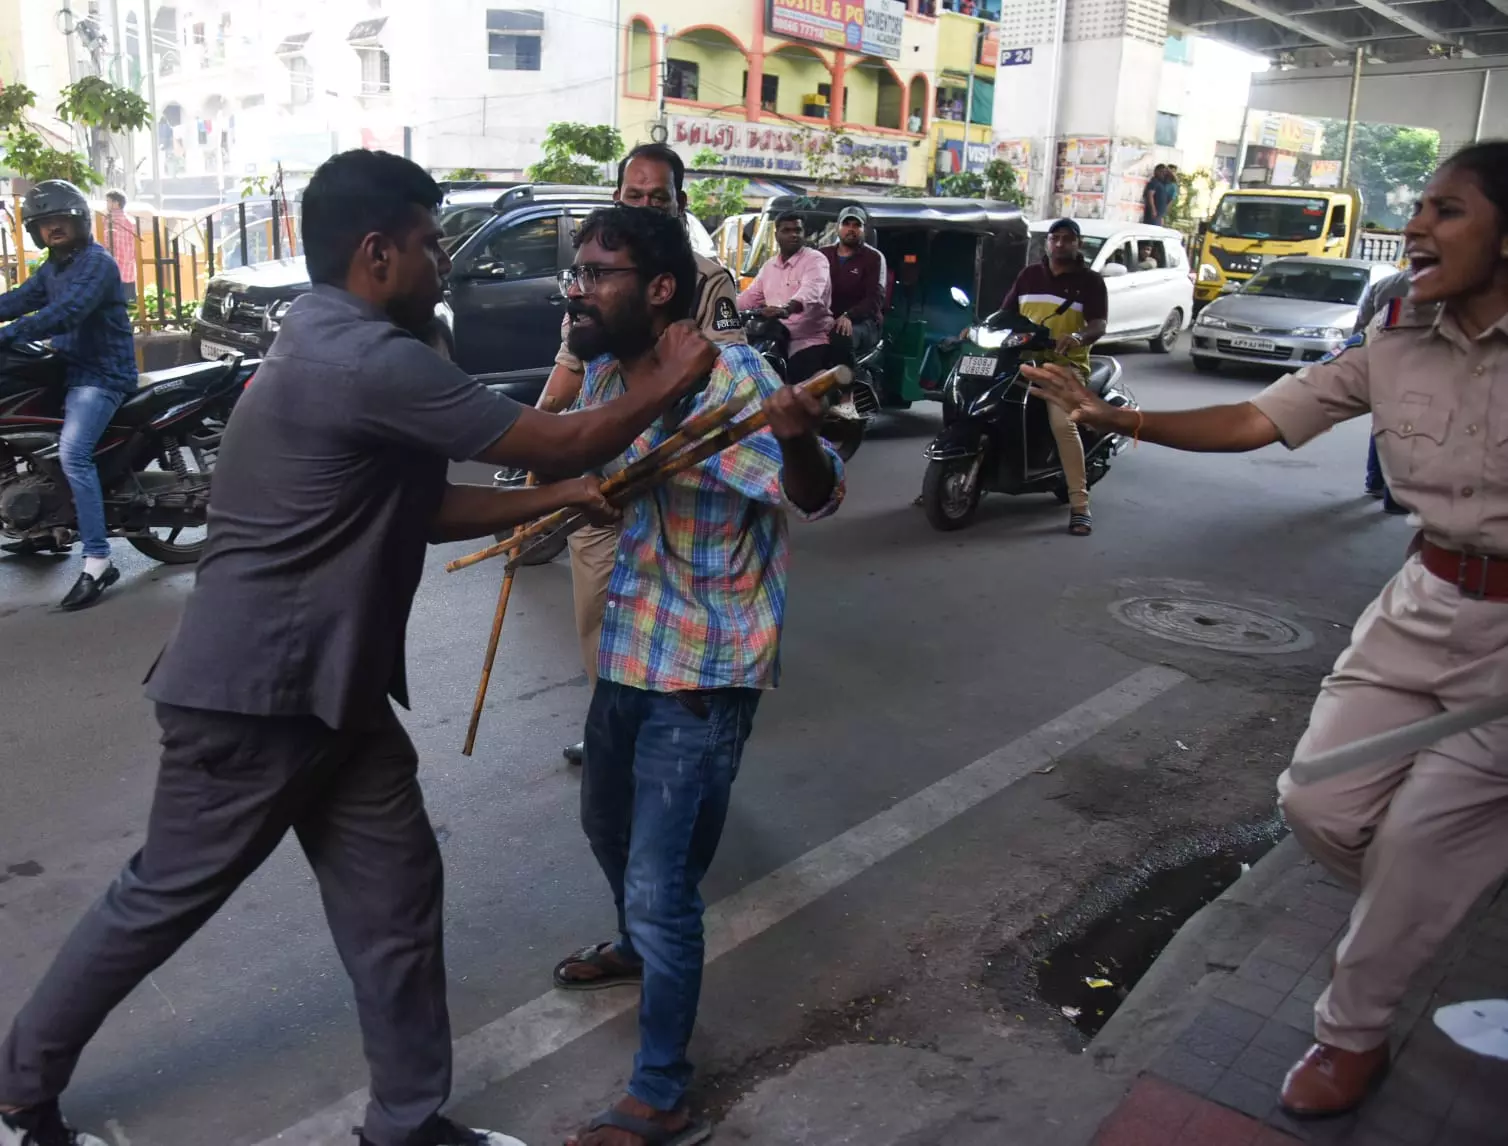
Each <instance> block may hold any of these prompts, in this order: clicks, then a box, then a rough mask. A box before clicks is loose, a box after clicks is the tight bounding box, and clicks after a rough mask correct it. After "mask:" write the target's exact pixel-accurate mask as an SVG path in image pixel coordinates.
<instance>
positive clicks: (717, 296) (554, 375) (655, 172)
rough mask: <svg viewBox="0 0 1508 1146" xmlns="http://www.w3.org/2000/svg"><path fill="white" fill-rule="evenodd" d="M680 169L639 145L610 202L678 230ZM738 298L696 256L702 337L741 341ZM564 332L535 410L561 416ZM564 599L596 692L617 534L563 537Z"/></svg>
mask: <svg viewBox="0 0 1508 1146" xmlns="http://www.w3.org/2000/svg"><path fill="white" fill-rule="evenodd" d="M685 183H686V164H685V162H684V161H683V160H682V159H681V157H680V156H679V155H677V154H676V152H675V149H674V148H671V147H667V146H666V145H665V144H663V143H641V144H640V145H639V146H638V147H636V148H634V149H633V150H632V151H630V152H629V153H628V154H627V155H625V156H624V157H623V161H622V162H621V163H619V164H618V189H617V190H616V191H614V192H613V200H614V201H615V202H618V203H622V204H623V205H624V206H626V207H644V208H647V209H649V210H652V211H663V212H665V213H666V214H667V215H672V216H674V217H675V218H677V219H680V220H681V221H682V223H683V224H684V223H685V219H686V190H685ZM737 297H738V291H737V289H736V288H735V287H734V285H733V276H732V275H731V274H729V273H728V269H727V268H726V267H724V266H723V265H722V264H721V263H720V262H718V261H717V260H716V259H710V258H707V257H706V256H705V255H697V256H696V299H695V302H694V304H693V306H692V316H693V317H694V318H695V319H696V321H697V324H698V325H699V326H700V327H701V328H702V333H703V334H705V335H706V336H707V337H708V338H710V339H711V340H712V341H713V342H715V343H717V344H718V345H721V346H734V345H741V344H743V343H744V342H745V341H747V340H746V339H745V338H744V325H743V320H742V319H740V318H739V317H738V307H737V305H736V304H735V300H736V299H737ZM570 332H571V319H570V315H565V316H564V317H563V319H562V322H561V327H560V350H559V351H558V352H557V353H556V355H555V366H554V368H553V369H552V370H551V371H550V377H549V378H548V379H547V380H546V381H545V388H544V391H543V392H542V393H541V394H540V396H539V408H540V409H541V410H547V411H556V410H564V409H566V408H567V407H569V406H570V405H571V403H573V402H574V401H575V400H576V395H577V394H579V393H581V379H582V376H583V375H584V374H585V372H586V365H585V364H584V363H583V362H582V361H581V359H579V358H577V357H576V356H575V355H574V354H572V353H571V348H570V347H569V346H568V345H567V344H566V340H567V338H568V336H569V335H570ZM570 546H571V594H572V597H573V600H574V603H575V606H576V637H577V639H578V640H579V641H580V642H581V663H582V666H583V667H584V668H585V670H586V676H587V681H588V683H590V684H591V686H592V687H593V688H596V687H597V642H598V640H599V639H600V638H601V636H602V614H603V612H604V611H605V610H606V608H607V579H608V577H609V576H611V575H612V572H613V555H614V554H615V553H616V552H617V549H618V527H617V526H616V525H609V526H601V527H598V526H593V525H589V526H586V527H585V528H583V529H578V530H577V531H576V532H575V533H573V534H571V538H570ZM581 753H582V744H581V743H576V744H572V745H570V746H569V747H567V748H566V749H565V758H566V760H567V761H568V762H570V763H572V764H580V763H581Z"/></svg>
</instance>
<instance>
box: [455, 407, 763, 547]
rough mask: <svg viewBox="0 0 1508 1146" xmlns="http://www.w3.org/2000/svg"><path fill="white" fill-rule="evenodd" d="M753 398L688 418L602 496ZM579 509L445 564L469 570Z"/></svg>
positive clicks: (623, 472) (558, 514)
mask: <svg viewBox="0 0 1508 1146" xmlns="http://www.w3.org/2000/svg"><path fill="white" fill-rule="evenodd" d="M752 398H753V395H752V394H740V395H737V396H735V397H733V398H730V399H728V401H726V402H724V403H723V404H722V405H721V406H718V407H717V408H716V409H713V410H706V411H704V412H703V413H700V414H698V415H696V417H694V418H688V419H687V420H686V422H685V424H684V425H682V426H681V428H680V429H679V430H677V431H676V432H675V433H674V434H671V435H670V437H668V438H666V439H665V440H664V441H663V442H661V443H660V444H659V445H658V446H656V447H655V448H654V449H652V450H650V451H649V453H647V454H645V455H644V456H643V457H642V458H640V459H639V460H638V461H636V462H634V463H633V464H632V465H629V466H626V467H624V469H623V470H621V471H620V472H619V473H616V474H614V475H613V476H612V477H610V478H608V479H607V481H605V482H603V483H602V495H603V496H604V497H607V498H611V496H612V494H613V492H614V491H615V490H618V489H622V488H623V487H624V486H625V485H627V484H629V483H630V482H633V481H635V480H637V479H638V478H640V477H642V476H643V475H644V474H646V473H648V472H649V471H651V470H653V469H654V467H655V466H657V465H658V464H659V463H660V462H661V461H662V460H663V459H665V458H667V457H669V456H670V455H671V454H673V453H675V452H676V451H677V450H679V449H681V448H682V447H683V446H685V445H687V444H688V443H690V442H693V441H695V440H696V439H698V438H700V437H701V436H702V435H703V434H706V433H707V432H709V431H710V430H715V429H716V428H717V427H718V426H721V425H723V424H724V423H725V422H730V421H732V420H733V419H734V418H735V417H737V416H738V414H739V413H741V412H742V410H743V408H744V407H745V406H747V405H748V404H749V402H750V400H751V399H752ZM575 512H577V511H575V510H571V509H557V510H556V511H555V512H554V513H551V514H549V515H547V516H545V517H541V518H540V519H539V520H538V521H536V522H534V523H533V524H531V525H529V526H527V527H525V528H523V529H522V531H521V532H520V533H519V534H515V535H514V536H513V537H510V538H509V539H508V540H507V541H500V542H498V543H497V544H496V545H489V546H488V547H487V548H486V549H482V550H479V551H478V552H476V553H471V554H468V555H467V556H465V557H458V558H456V559H455V560H454V561H452V562H450V563H449V564H448V565H446V566H445V572H447V573H454V572H456V571H457V570H458V569H466V568H469V567H470V566H472V565H475V564H477V563H478V562H481V561H486V560H487V559H488V558H490V557H497V556H499V555H500V554H503V553H506V552H508V551H509V550H512V549H514V548H516V547H517V546H518V545H519V544H521V543H522V542H525V541H529V540H531V539H533V538H535V537H538V536H539V535H540V534H542V533H548V532H551V531H553V530H554V529H555V528H556V527H557V526H559V525H562V524H564V523H565V521H566V520H567V519H568V518H569V517H571V516H572V515H573V514H574V513H575Z"/></svg>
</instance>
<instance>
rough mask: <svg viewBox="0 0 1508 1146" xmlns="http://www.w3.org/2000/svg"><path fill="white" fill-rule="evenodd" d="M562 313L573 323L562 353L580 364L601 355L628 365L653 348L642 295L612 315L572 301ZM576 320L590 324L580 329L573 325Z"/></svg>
mask: <svg viewBox="0 0 1508 1146" xmlns="http://www.w3.org/2000/svg"><path fill="white" fill-rule="evenodd" d="M566 313H567V314H569V315H570V316H571V318H572V320H573V321H572V323H571V331H570V333H569V334H568V335H566V349H567V350H569V351H570V352H571V353H572V354H574V355H575V356H576V357H577V358H579V359H581V361H583V362H590V361H592V360H593V359H594V358H601V357H602V356H603V355H604V354H607V355H611V356H612V357H614V358H616V359H617V360H618V361H619V362H626V361H627V362H631V361H633V360H634V359H636V358H638V357H640V356H641V355H643V354H644V353H645V351H647V350H649V349H650V347H652V346H654V344H655V333H654V327H653V318H652V316H651V314H650V312H649V300H648V299H647V298H645V297H643V296H642V295H640V296H638V297H636V298H634V299H632V300H631V301H629V302H626V303H624V304H623V305H621V306H620V307H618V308H617V309H616V310H614V311H612V312H604V311H603V310H602V309H601V308H600V307H596V306H592V305H590V304H588V303H587V302H585V301H583V300H574V299H573V300H572V301H570V302H568V303H567V304H566ZM577 318H586V319H590V320H591V321H590V323H589V324H587V325H582V324H579V323H577V322H575V321H574V320H575V319H577Z"/></svg>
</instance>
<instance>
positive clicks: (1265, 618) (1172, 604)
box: [1110, 597, 1314, 654]
mask: <svg viewBox="0 0 1508 1146" xmlns="http://www.w3.org/2000/svg"><path fill="white" fill-rule="evenodd" d="M1110 613H1111V615H1112V616H1114V617H1115V618H1116V620H1118V621H1121V622H1122V623H1124V624H1127V625H1130V626H1131V627H1132V628H1133V629H1140V630H1141V631H1142V632H1144V633H1150V634H1152V636H1154V637H1161V638H1162V639H1163V640H1165V641H1175V642H1177V643H1178V644H1180V645H1196V646H1198V647H1199V648H1205V649H1219V650H1221V651H1222V652H1227V653H1258V654H1267V653H1294V652H1299V651H1301V650H1303V649H1307V648H1308V647H1309V646H1310V645H1312V644H1313V643H1314V637H1313V635H1312V634H1311V633H1310V632H1309V631H1308V630H1307V629H1305V628H1303V627H1301V626H1299V625H1296V624H1294V623H1293V622H1292V621H1285V620H1283V619H1282V618H1281V617H1274V616H1272V615H1271V614H1269V613H1259V612H1258V611H1257V610H1255V609H1247V608H1243V607H1242V606H1240V605H1230V604H1227V603H1225V602H1224V601H1204V600H1200V599H1199V598H1197V597H1132V598H1130V599H1129V600H1125V601H1116V602H1115V603H1114V604H1112V605H1111V606H1110Z"/></svg>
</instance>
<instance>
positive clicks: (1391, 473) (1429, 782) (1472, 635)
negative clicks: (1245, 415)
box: [1254, 299, 1508, 1052]
mask: <svg viewBox="0 0 1508 1146" xmlns="http://www.w3.org/2000/svg"><path fill="white" fill-rule="evenodd" d="M1254 401H1255V405H1256V406H1257V408H1258V409H1260V410H1261V411H1262V412H1263V413H1264V414H1266V415H1267V417H1268V418H1270V419H1271V420H1272V421H1273V423H1274V424H1275V425H1276V426H1277V428H1278V430H1279V432H1280V433H1281V434H1282V437H1283V441H1284V442H1285V443H1286V444H1287V445H1288V446H1289V447H1290V448H1294V447H1298V446H1300V445H1303V444H1304V443H1305V442H1307V441H1309V440H1311V439H1312V438H1314V437H1316V436H1317V435H1319V434H1321V433H1323V432H1324V431H1325V430H1327V429H1329V428H1330V426H1332V425H1333V424H1335V423H1338V422H1341V421H1344V420H1346V419H1348V418H1355V417H1360V416H1361V415H1363V414H1366V413H1368V412H1370V413H1371V414H1372V418H1373V435H1374V438H1375V440H1376V443H1377V449H1378V454H1379V456H1380V458H1381V461H1382V467H1383V472H1384V473H1385V475H1386V477H1387V481H1388V486H1389V488H1390V489H1391V490H1392V491H1393V496H1394V497H1395V498H1396V499H1397V500H1398V501H1399V502H1401V503H1403V504H1404V505H1405V506H1407V507H1408V508H1409V509H1410V510H1411V511H1412V512H1413V513H1414V515H1415V516H1414V520H1415V522H1416V523H1417V524H1418V525H1419V527H1420V534H1419V537H1418V539H1417V540H1416V543H1415V546H1414V547H1413V549H1412V550H1411V551H1410V555H1409V557H1408V558H1407V560H1406V561H1405V562H1404V566H1403V568H1402V569H1401V570H1400V571H1399V573H1398V574H1397V575H1396V576H1395V577H1394V578H1393V579H1392V580H1391V581H1390V582H1388V584H1387V586H1386V587H1385V588H1384V589H1383V591H1382V593H1381V595H1380V596H1379V597H1378V598H1377V599H1376V600H1375V601H1373V602H1372V604H1371V605H1370V606H1369V607H1368V608H1367V610H1366V612H1365V613H1363V614H1362V616H1361V619H1360V620H1359V621H1357V623H1356V627H1355V630H1354V631H1353V633H1352V638H1351V645H1350V647H1349V648H1348V649H1346V651H1345V652H1344V653H1342V654H1341V656H1340V659H1339V660H1338V661H1337V662H1336V664H1335V667H1334V669H1333V670H1332V672H1331V673H1330V675H1329V676H1328V677H1326V678H1325V681H1324V684H1323V685H1322V686H1321V689H1320V695H1319V699H1318V700H1317V701H1316V702H1315V705H1314V711H1313V713H1312V715H1311V717H1310V723H1309V728H1308V731H1307V732H1306V733H1305V734H1304V737H1303V739H1302V740H1301V741H1300V742H1299V745H1298V748H1297V750H1296V753H1295V757H1296V758H1297V759H1300V760H1302V759H1306V758H1308V757H1311V756H1314V755H1316V754H1318V753H1321V752H1324V751H1326V750H1328V749H1332V748H1336V747H1339V746H1341V745H1344V744H1349V743H1352V742H1354V741H1357V740H1360V739H1362V738H1364V737H1368V736H1372V735H1375V734H1377V733H1381V732H1386V731H1389V730H1391V729H1395V728H1398V727H1400V726H1401V725H1405V724H1410V723H1413V722H1415V721H1419V720H1422V719H1424V718H1426V717H1428V716H1432V715H1434V714H1436V713H1439V712H1442V711H1452V710H1457V709H1460V708H1464V707H1467V706H1470V705H1472V704H1475V703H1479V702H1481V701H1483V700H1487V699H1490V698H1492V697H1494V696H1501V695H1503V694H1504V693H1505V692H1508V316H1505V317H1504V319H1502V320H1501V321H1499V322H1498V324H1497V325H1496V326H1494V327H1493V328H1492V329H1490V330H1488V331H1486V332H1484V333H1483V334H1482V335H1481V336H1480V337H1478V338H1475V339H1472V338H1468V337H1467V336H1466V335H1465V334H1464V333H1462V331H1461V329H1460V327H1459V326H1457V325H1456V323H1455V321H1454V320H1453V319H1452V318H1451V317H1450V316H1449V315H1447V314H1445V313H1443V311H1441V310H1440V309H1439V308H1435V307H1415V306H1413V305H1411V304H1410V303H1408V302H1407V301H1406V300H1403V299H1397V300H1394V301H1392V302H1390V303H1388V305H1387V306H1386V307H1384V308H1383V310H1382V312H1381V313H1380V314H1378V315H1377V316H1376V318H1374V319H1373V321H1372V323H1371V325H1370V326H1369V327H1368V329H1367V331H1366V333H1365V334H1362V335H1358V336H1356V337H1355V338H1353V339H1352V340H1351V342H1350V343H1348V344H1347V346H1346V347H1345V348H1344V349H1343V350H1342V351H1341V352H1339V353H1338V354H1336V355H1334V356H1332V358H1331V359H1330V360H1329V361H1325V362H1322V363H1319V364H1316V365H1314V366H1310V367H1306V368H1305V369H1303V370H1301V371H1299V372H1298V373H1297V374H1293V375H1291V376H1289V377H1287V378H1284V379H1282V380H1281V381H1279V382H1277V383H1275V384H1274V385H1273V386H1271V387H1269V388H1268V389H1267V390H1265V391H1264V392H1263V393H1262V394H1261V395H1259V396H1258V397H1257V398H1256V399H1255V400H1254ZM1432 570H1433V571H1432ZM1484 591H1485V592H1487V593H1489V594H1490V595H1488V596H1483V595H1482V594H1483V593H1484ZM1278 794H1279V800H1280V802H1281V805H1282V808H1283V812H1284V815H1285V816H1286V818H1287V820H1288V823H1289V825H1290V826H1291V827H1292V829H1293V831H1294V834H1295V835H1297V836H1298V837H1299V840H1300V841H1301V842H1302V843H1303V844H1304V846H1305V847H1306V848H1307V849H1308V850H1309V852H1310V854H1312V855H1314V856H1315V857H1316V858H1317V859H1319V860H1320V861H1321V862H1322V863H1323V864H1324V865H1325V866H1326V867H1327V868H1329V869H1330V871H1332V872H1334V873H1335V874H1336V875H1337V876H1338V877H1340V878H1342V879H1344V880H1345V881H1346V882H1347V883H1348V884H1349V885H1350V886H1352V887H1354V888H1356V889H1357V890H1358V891H1359V892H1360V899H1359V900H1358V901H1357V905H1356V908H1355V910H1354V911H1353V912H1352V915H1351V923H1350V928H1349V930H1348V931H1347V933H1346V935H1345V938H1344V939H1343V941H1342V942H1341V944H1340V949H1339V953H1338V956H1337V960H1336V968H1335V975H1334V978H1333V980H1332V982H1331V984H1330V986H1329V988H1328V989H1327V990H1326V991H1325V993H1324V994H1323V995H1322V996H1321V997H1320V999H1319V1001H1318V1002H1317V1003H1316V1005H1315V1033H1316V1036H1317V1037H1318V1039H1319V1041H1321V1042H1323V1043H1328V1044H1329V1045H1331V1046H1335V1047H1339V1048H1341V1049H1343V1050H1348V1051H1357V1052H1361V1051H1367V1050H1371V1049H1374V1048H1376V1047H1378V1046H1380V1045H1382V1044H1383V1043H1384V1042H1385V1041H1386V1040H1387V1037H1388V1027H1389V1024H1390V1022H1391V1019H1392V1017H1393V1012H1394V1010H1395V1008H1396V1007H1397V1005H1398V1003H1399V1001H1400V1000H1401V999H1402V997H1403V995H1404V992H1405V990H1406V989H1407V987H1408V984H1409V980H1410V978H1411V977H1412V976H1413V974H1414V973H1415V972H1416V971H1418V970H1419V969H1420V968H1421V967H1422V966H1423V965H1424V964H1425V963H1426V962H1428V961H1429V959H1430V958H1431V957H1432V955H1433V954H1434V952H1435V951H1436V949H1437V948H1438V946H1439V944H1440V943H1441V941H1442V940H1444V939H1445V937H1446V936H1447V935H1448V934H1449V933H1450V932H1451V930H1452V929H1453V928H1454V927H1455V926H1456V924H1457V923H1459V922H1460V920H1461V918H1462V916H1463V915H1465V913H1466V911H1467V910H1468V909H1469V908H1470V907H1471V905H1472V903H1473V902H1475V900H1476V899H1477V898H1478V896H1480V895H1481V894H1482V892H1483V891H1484V890H1485V889H1486V888H1487V887H1489V886H1490V885H1491V884H1492V883H1493V881H1495V880H1497V879H1498V878H1500V877H1501V876H1502V875H1503V873H1504V871H1505V870H1508V721H1497V722H1494V723H1491V724H1488V725H1484V726H1480V727H1478V728H1475V729H1472V730H1471V731H1468V732H1465V733H1461V734H1460V735H1457V736H1452V737H1449V738H1447V739H1445V740H1442V741H1440V742H1439V743H1437V744H1436V745H1434V746H1433V747H1432V748H1429V749H1426V750H1424V751H1422V752H1419V753H1417V754H1415V755H1413V756H1408V757H1403V758H1399V759H1393V760H1386V761H1383V762H1380V763H1376V764H1369V765H1366V766H1364V767H1361V768H1357V769H1355V770H1353V771H1350V772H1347V773H1343V774H1342V775H1339V776H1335V777H1332V778H1329V779H1325V780H1320V781H1317V782H1315V783H1312V784H1308V785H1302V786H1301V785H1299V784H1297V783H1296V782H1295V781H1294V779H1293V776H1292V773H1291V772H1285V773H1284V774H1283V775H1282V777H1280V779H1279V781H1278Z"/></svg>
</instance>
